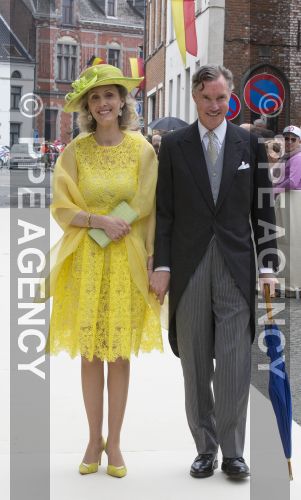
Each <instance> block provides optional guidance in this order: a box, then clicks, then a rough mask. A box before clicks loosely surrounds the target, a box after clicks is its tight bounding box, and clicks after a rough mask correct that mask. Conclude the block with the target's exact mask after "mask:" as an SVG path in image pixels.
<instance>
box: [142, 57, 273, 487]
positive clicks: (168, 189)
mask: <svg viewBox="0 0 301 500" xmlns="http://www.w3.org/2000/svg"><path fill="white" fill-rule="evenodd" d="M232 88H233V77H232V73H231V72H230V71H229V70H227V69H226V68H224V67H221V66H211V65H210V66H209V65H208V66H203V67H201V68H200V69H199V70H198V71H197V72H196V73H195V74H194V75H193V78H192V96H193V99H194V101H195V104H196V107H197V112H198V120H197V121H196V122H195V123H193V124H192V125H190V126H188V127H185V128H184V129H181V130H178V131H175V132H173V133H171V134H168V135H166V136H164V137H163V138H162V143H161V147H160V154H159V177H158V185H157V222H156V237H155V253H154V270H155V272H153V273H152V276H151V280H150V287H151V289H152V290H153V291H154V292H155V293H156V295H157V297H158V299H159V300H160V302H161V303H163V300H164V295H165V294H166V292H167V290H168V289H169V341H170V345H171V348H172V350H173V352H174V353H175V354H176V355H177V356H179V357H180V359H181V364H182V368H183V375H184V385H185V406H186V415H187V420H188V424H189V427H190V430H191V433H192V436H193V438H194V441H195V444H196V448H197V451H198V456H197V457H196V459H195V461H194V462H193V464H192V466H191V469H190V474H191V475H192V476H193V477H208V476H212V474H213V473H214V470H215V469H216V468H217V466H218V464H217V451H218V447H219V446H220V447H221V451H222V454H223V462H222V470H223V471H224V472H225V473H226V474H227V475H228V476H230V477H231V478H244V477H247V476H248V475H249V468H248V466H247V464H246V463H245V461H244V458H243V450H244V440H245V426H246V414H247V405H248V396H249V387H250V371H251V370H250V368H251V344H252V341H253V339H254V333H255V320H254V316H255V287H256V268H255V265H256V264H255V253H254V246H253V240H252V230H253V233H254V241H255V246H256V252H257V257H258V266H259V276H260V285H261V288H262V289H263V285H264V284H269V285H270V288H271V294H272V295H273V294H274V289H275V283H276V282H277V280H276V278H275V277H274V274H273V273H274V271H275V270H276V269H277V264H278V258H277V255H276V243H275V241H274V240H272V241H271V240H270V238H267V237H266V231H265V230H264V229H265V228H264V223H265V222H266V224H275V218H274V209H273V207H272V206H271V204H272V201H271V200H272V195H268V194H266V193H265V194H262V191H261V188H262V189H264V190H269V188H270V187H271V186H270V181H269V178H268V169H267V168H266V167H267V157H266V153H265V148H264V145H263V144H259V143H258V140H257V138H256V137H255V136H252V135H250V133H249V132H247V131H246V130H244V129H242V128H240V127H238V126H236V125H233V124H231V123H229V122H228V123H227V121H226V119H225V116H226V114H227V112H228V103H229V99H230V96H231V91H232ZM260 167H265V168H260ZM267 240H268V241H267ZM214 358H215V360H216V366H215V370H214V364H213V359H214ZM212 382H213V389H214V396H213V392H212V388H211V387H212V386H211V384H212Z"/></svg>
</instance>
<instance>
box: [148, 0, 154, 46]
mask: <svg viewBox="0 0 301 500" xmlns="http://www.w3.org/2000/svg"><path fill="white" fill-rule="evenodd" d="M148 13H149V16H148V19H149V24H148V51H147V52H148V55H150V54H151V53H152V44H153V41H152V3H151V1H150V3H149V6H148Z"/></svg>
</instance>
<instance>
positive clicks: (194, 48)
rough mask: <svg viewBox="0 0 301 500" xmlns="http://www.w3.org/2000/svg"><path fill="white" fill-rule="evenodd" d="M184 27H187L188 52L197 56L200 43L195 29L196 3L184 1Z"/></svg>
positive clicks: (188, 0) (191, 0) (190, 0)
mask: <svg viewBox="0 0 301 500" xmlns="http://www.w3.org/2000/svg"><path fill="white" fill-rule="evenodd" d="M183 7H184V26H185V41H186V51H187V52H188V53H189V54H191V55H192V56H197V53H198V41H197V37H196V29H195V12H194V1H193V0H184V6H183Z"/></svg>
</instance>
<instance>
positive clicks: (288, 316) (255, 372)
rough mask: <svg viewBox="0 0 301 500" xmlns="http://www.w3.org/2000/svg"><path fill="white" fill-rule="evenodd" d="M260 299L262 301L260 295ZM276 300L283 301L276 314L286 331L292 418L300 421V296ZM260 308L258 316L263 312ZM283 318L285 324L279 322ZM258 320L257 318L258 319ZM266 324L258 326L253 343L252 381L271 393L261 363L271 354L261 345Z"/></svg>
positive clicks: (257, 386) (282, 329)
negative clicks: (260, 368)
mask: <svg viewBox="0 0 301 500" xmlns="http://www.w3.org/2000/svg"><path fill="white" fill-rule="evenodd" d="M258 302H261V300H260V299H259V301H258ZM274 302H275V303H277V304H282V307H283V310H282V311H281V312H279V313H278V314H277V315H276V316H275V321H276V324H277V321H278V326H279V329H281V331H282V333H283V334H284V335H285V340H286V346H285V362H286V368H287V373H288V375H289V378H290V384H291V392H292V399H293V418H294V420H295V421H296V422H297V423H298V424H299V425H301V300H298V299H288V298H286V299H284V298H278V299H274ZM263 311H264V310H262V312H261V309H260V310H259V314H258V318H257V319H259V318H260V317H261V316H262V315H263ZM279 320H284V324H279ZM257 322H258V321H257ZM263 329H264V326H259V327H258V328H257V336H256V339H255V342H254V344H253V353H252V354H253V356H252V384H253V385H254V386H255V387H256V388H257V389H259V390H260V391H261V393H262V394H264V395H266V396H267V397H268V379H269V376H268V371H267V370H259V366H260V365H262V364H267V363H268V361H269V358H268V356H267V355H266V354H265V353H264V352H262V351H261V349H260V341H259V339H260V333H261V332H262V331H263Z"/></svg>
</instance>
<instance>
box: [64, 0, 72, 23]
mask: <svg viewBox="0 0 301 500" xmlns="http://www.w3.org/2000/svg"><path fill="white" fill-rule="evenodd" d="M62 14H63V18H62V21H63V24H73V0H63V4H62Z"/></svg>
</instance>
